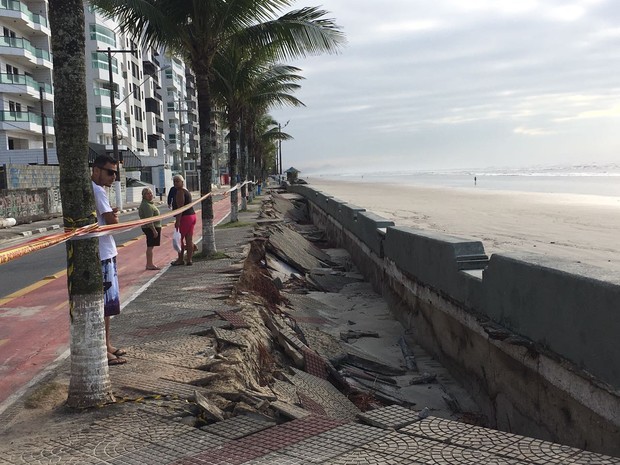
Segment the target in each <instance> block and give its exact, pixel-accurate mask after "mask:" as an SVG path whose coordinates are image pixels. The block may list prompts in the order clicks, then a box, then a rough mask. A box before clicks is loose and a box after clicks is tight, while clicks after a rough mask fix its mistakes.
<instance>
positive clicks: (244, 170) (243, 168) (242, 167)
mask: <svg viewBox="0 0 620 465" xmlns="http://www.w3.org/2000/svg"><path fill="white" fill-rule="evenodd" d="M240 126H241V127H240V130H239V147H240V148H241V159H240V163H239V173H240V174H241V183H242V184H243V183H245V181H247V180H248V163H247V147H246V140H247V139H246V137H245V123H244V121H243V116H242V117H241V119H240ZM247 209H248V197H247V185H246V184H243V186H242V187H241V210H242V211H245V210H247Z"/></svg>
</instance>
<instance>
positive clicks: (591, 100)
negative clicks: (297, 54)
mask: <svg viewBox="0 0 620 465" xmlns="http://www.w3.org/2000/svg"><path fill="white" fill-rule="evenodd" d="M311 2H312V0H302V1H301V2H297V3H295V5H294V6H295V8H301V7H303V6H320V7H321V8H322V9H324V10H327V11H328V14H327V15H326V16H327V17H330V18H335V20H336V22H337V23H338V24H339V25H340V26H341V27H342V30H343V31H344V33H345V34H346V37H347V44H346V46H345V47H344V48H343V49H342V50H341V51H340V53H339V54H336V55H326V54H325V55H320V56H315V57H309V58H305V59H303V60H299V61H295V62H294V63H292V64H294V65H296V66H298V67H300V68H301V69H302V72H301V74H302V75H303V76H304V78H305V80H304V81H302V82H301V85H302V88H301V89H300V90H299V91H297V92H296V93H295V96H296V97H297V98H299V99H300V100H301V101H302V102H304V104H305V107H297V108H291V107H285V108H280V109H273V110H272V111H271V114H272V116H274V118H275V119H276V120H278V121H279V122H280V123H281V124H282V126H284V125H285V124H287V122H288V125H287V126H286V128H284V129H283V131H284V132H286V133H287V134H290V135H291V136H292V137H293V138H294V139H293V140H290V141H284V142H283V143H282V158H283V163H282V164H283V165H284V169H287V168H288V167H290V166H294V167H295V168H297V169H299V170H301V172H302V176H303V175H304V174H311V173H326V174H339V173H357V172H361V173H364V172H376V171H398V170H421V171H424V170H444V169H472V168H491V167H522V166H553V165H566V164H571V165H572V164H589V163H601V164H602V163H620V130H619V129H620V1H618V0H433V1H429V0H381V1H378V0H324V2H323V3H311Z"/></svg>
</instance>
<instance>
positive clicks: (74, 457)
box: [4, 447, 105, 465]
mask: <svg viewBox="0 0 620 465" xmlns="http://www.w3.org/2000/svg"><path fill="white" fill-rule="evenodd" d="M4 458H5V459H7V460H8V463H10V464H12V465H21V464H33V465H47V464H62V465H64V464H78V465H86V464H92V465H99V464H102V465H103V464H105V462H103V461H101V460H99V459H97V458H95V457H92V456H89V455H87V454H83V453H80V452H78V451H76V450H75V449H72V448H66V447H64V448H60V447H58V448H55V449H52V450H39V451H24V452H18V453H15V454H7V455H6V456H5V457H4Z"/></svg>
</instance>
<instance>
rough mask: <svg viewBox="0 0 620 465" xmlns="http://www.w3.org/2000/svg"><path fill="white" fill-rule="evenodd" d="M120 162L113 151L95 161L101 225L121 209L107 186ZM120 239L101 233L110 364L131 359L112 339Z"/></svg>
mask: <svg viewBox="0 0 620 465" xmlns="http://www.w3.org/2000/svg"><path fill="white" fill-rule="evenodd" d="M117 166H118V165H117V163H116V160H114V158H112V157H111V156H109V155H99V156H98V157H97V158H95V161H94V163H93V172H92V175H91V180H92V183H93V193H94V195H95V208H96V210H97V223H98V224H99V225H102V226H103V225H106V224H117V223H118V209H117V208H112V207H111V206H110V201H109V200H108V194H107V193H106V191H105V189H104V187H110V186H111V185H112V183H113V182H114V180H115V179H116V175H117ZM116 255H117V251H116V242H115V241H114V237H112V235H105V236H100V237H99V259H100V260H101V271H102V273H103V316H104V323H105V343H106V347H107V352H108V365H110V366H112V365H122V364H123V363H127V360H126V359H124V358H121V356H122V355H125V354H126V352H125V351H124V350H123V349H117V348H115V347H114V346H113V345H112V343H111V342H110V318H111V317H113V316H115V315H118V314H120V313H121V298H120V289H119V286H118V272H117V269H116Z"/></svg>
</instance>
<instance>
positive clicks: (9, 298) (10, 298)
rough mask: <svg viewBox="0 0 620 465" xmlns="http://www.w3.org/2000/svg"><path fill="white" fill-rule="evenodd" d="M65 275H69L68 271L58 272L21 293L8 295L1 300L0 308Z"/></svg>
mask: <svg viewBox="0 0 620 465" xmlns="http://www.w3.org/2000/svg"><path fill="white" fill-rule="evenodd" d="M65 274H67V270H66V269H65V270H62V271H58V272H57V273H54V274H53V275H51V276H47V277H45V278H43V279H41V280H40V281H37V282H36V283H32V284H31V285H30V286H26V287H24V288H22V289H20V290H19V291H15V292H13V293H12V294H9V295H7V296H6V297H4V298H2V299H0V306H2V305H6V304H8V303H9V302H11V301H13V300H15V299H17V298H19V297H23V296H24V295H26V294H28V293H29V292H32V291H36V290H37V289H39V288H40V287H43V286H45V285H46V284H47V283H49V282H50V280H53V279H56V278H59V277H61V276H64V275H65Z"/></svg>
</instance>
